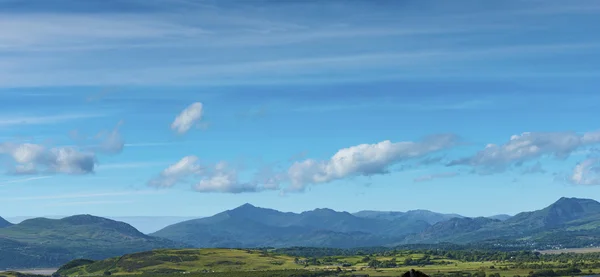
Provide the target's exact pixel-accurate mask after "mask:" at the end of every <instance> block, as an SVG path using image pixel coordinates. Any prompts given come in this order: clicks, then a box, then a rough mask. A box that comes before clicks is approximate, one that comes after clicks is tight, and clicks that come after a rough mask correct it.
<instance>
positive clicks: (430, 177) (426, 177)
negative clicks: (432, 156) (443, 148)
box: [413, 172, 458, 183]
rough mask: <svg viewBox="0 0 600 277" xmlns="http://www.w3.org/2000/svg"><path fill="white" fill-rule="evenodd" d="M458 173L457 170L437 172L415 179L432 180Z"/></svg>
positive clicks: (419, 180) (418, 180) (416, 181)
mask: <svg viewBox="0 0 600 277" xmlns="http://www.w3.org/2000/svg"><path fill="white" fill-rule="evenodd" d="M457 175H458V173H456V172H444V173H436V174H430V175H423V176H419V177H417V178H415V179H414V180H413V181H414V182H415V183H419V182H426V181H432V180H434V179H439V178H450V177H454V176H457Z"/></svg>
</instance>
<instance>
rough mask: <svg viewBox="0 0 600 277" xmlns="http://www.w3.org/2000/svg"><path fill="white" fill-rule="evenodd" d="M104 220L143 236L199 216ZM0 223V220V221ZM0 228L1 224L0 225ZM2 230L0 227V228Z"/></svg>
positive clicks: (14, 219) (19, 219) (17, 218)
mask: <svg viewBox="0 0 600 277" xmlns="http://www.w3.org/2000/svg"><path fill="white" fill-rule="evenodd" d="M44 217H45V218H51V219H61V218H65V217H68V216H60V215H52V216H44ZM32 218H37V217H36V216H14V217H7V218H6V219H7V220H8V221H10V222H13V223H20V222H22V221H25V220H27V219H32ZM105 218H108V219H112V220H115V221H122V222H125V223H127V224H129V225H131V226H133V227H135V228H136V229H138V230H139V231H140V232H142V233H144V234H149V233H152V232H156V231H158V230H160V229H162V228H165V227H167V226H169V225H172V224H175V223H179V222H182V221H186V220H190V219H195V218H199V216H194V217H191V216H106V217H105ZM0 221H1V220H0ZM0 226H1V223H0ZM0 228H2V227H0Z"/></svg>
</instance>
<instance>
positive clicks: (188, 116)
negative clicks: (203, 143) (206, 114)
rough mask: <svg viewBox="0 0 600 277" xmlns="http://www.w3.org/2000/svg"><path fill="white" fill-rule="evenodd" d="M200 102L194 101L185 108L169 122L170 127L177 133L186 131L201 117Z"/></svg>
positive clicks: (201, 108)
mask: <svg viewBox="0 0 600 277" xmlns="http://www.w3.org/2000/svg"><path fill="white" fill-rule="evenodd" d="M202 111H203V107H202V103H200V102H196V103H193V104H191V105H190V106H188V107H187V108H185V109H184V110H183V111H182V112H181V113H180V114H179V115H178V116H177V117H176V118H175V121H173V123H172V124H171V129H172V130H173V131H175V132H177V133H178V134H185V133H187V132H188V131H189V130H190V129H191V128H192V127H193V126H194V124H196V123H197V122H198V121H200V120H201V119H202Z"/></svg>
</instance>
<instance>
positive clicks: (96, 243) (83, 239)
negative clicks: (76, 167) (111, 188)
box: [0, 197, 600, 268]
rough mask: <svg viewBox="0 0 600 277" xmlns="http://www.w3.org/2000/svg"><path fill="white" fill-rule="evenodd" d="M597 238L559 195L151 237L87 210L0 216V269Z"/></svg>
mask: <svg viewBox="0 0 600 277" xmlns="http://www.w3.org/2000/svg"><path fill="white" fill-rule="evenodd" d="M599 241H600V203H599V202H597V201H595V200H591V199H578V198H564V197H563V198H561V199H559V200H558V201H556V202H555V203H553V204H551V205H550V206H548V207H546V208H543V209H541V210H537V211H532V212H522V213H519V214H517V215H515V216H505V215H499V216H493V217H477V218H470V217H464V216H461V215H457V214H440V213H434V212H430V211H425V210H413V211H408V212H382V211H361V212H357V213H348V212H340V211H334V210H331V209H315V210H312V211H306V212H302V213H291V212H280V211H277V210H274V209H267V208H260V207H256V206H253V205H251V204H245V205H242V206H240V207H237V208H235V209H231V210H227V211H224V212H221V213H218V214H216V215H214V216H210V217H205V218H199V219H192V220H186V221H183V222H179V223H175V224H172V225H170V226H167V227H165V228H163V229H161V230H159V231H157V232H154V233H151V234H148V235H146V234H143V233H141V232H139V231H138V230H137V229H136V228H134V227H132V226H131V225H129V224H127V223H124V222H120V221H115V220H111V219H106V218H101V217H95V216H91V215H77V216H71V217H66V218H63V219H47V218H35V219H28V220H24V221H22V222H20V223H18V224H11V223H9V222H7V221H6V220H3V219H0V268H6V267H12V268H15V267H41V266H56V265H60V264H63V263H65V262H66V261H69V260H71V259H75V258H87V259H103V258H107V257H112V256H117V255H122V254H126V253H131V252H137V251H145V250H150V249H157V248H184V247H197V248H207V247H224V248H255V247H291V246H310V247H332V248H354V247H370V246H386V247H395V246H398V245H402V244H436V243H443V242H450V243H457V244H478V243H479V244H481V243H484V244H485V243H493V244H494V245H497V244H498V243H500V244H510V245H515V244H520V245H527V246H529V247H536V248H544V247H549V246H563V247H582V246H588V245H591V244H598V242H599Z"/></svg>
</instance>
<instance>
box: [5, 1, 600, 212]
mask: <svg viewBox="0 0 600 277" xmlns="http://www.w3.org/2000/svg"><path fill="white" fill-rule="evenodd" d="M598 26H600V3H599V2H598V1H580V0H572V1H558V0H545V1H537V0H530V1H516V0H510V1H475V0H472V1H471V0H461V1H441V0H440V1H423V0H419V1H416V0H415V1H367V0H353V1H336V0H334V1H309V0H307V1H294V0H287V1H274V0H248V1H234V0H223V1H221V0H220V1H211V0H205V1H202V0H198V1H191V0H177V1H175V0H170V1H166V0H153V1H148V0H144V1H142V0H115V1H103V0H89V1H79V0H56V1H52V2H49V1H45V0H32V1H27V2H26V3H25V2H22V1H16V0H15V1H13V0H0V29H1V30H2V32H0V172H2V175H0V216H3V217H15V216H50V215H70V214H83V213H86V214H94V215H99V216H182V217H190V216H191V217H195V216H208V215H212V214H215V213H218V212H220V211H223V210H227V209H232V208H235V207H237V206H239V205H242V204H244V203H251V204H253V205H255V206H260V207H267V208H274V209H278V210H281V211H293V212H300V211H305V210H312V209H315V208H323V207H327V208H332V209H335V210H340V211H350V212H355V211H359V210H386V211H406V210H413V209H429V210H432V211H436V212H444V213H459V214H462V215H465V216H489V215H494V214H515V213H518V212H521V211H530V210H536V209H540V208H543V207H545V206H547V205H549V204H551V203H553V202H554V201H556V200H558V199H559V198H560V197H563V196H564V197H580V198H592V199H598V200H600V196H599V195H600V150H599V149H600V148H598V147H599V146H600V121H599V118H600V117H599V116H600V94H599V91H598V90H599V88H600V78H599V77H600V35H598V34H600V30H599V27H598Z"/></svg>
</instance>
